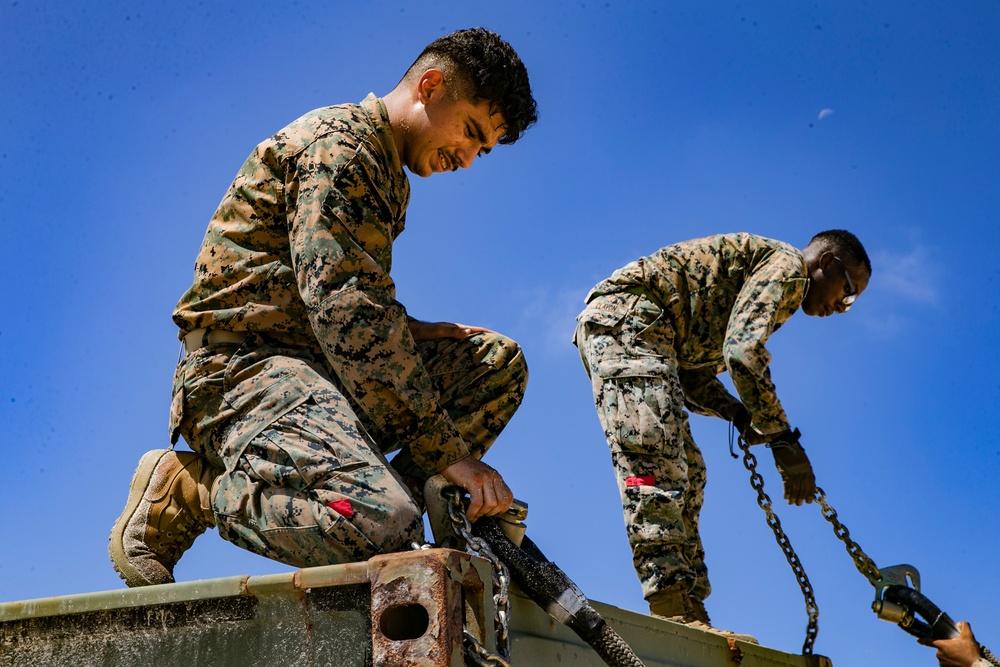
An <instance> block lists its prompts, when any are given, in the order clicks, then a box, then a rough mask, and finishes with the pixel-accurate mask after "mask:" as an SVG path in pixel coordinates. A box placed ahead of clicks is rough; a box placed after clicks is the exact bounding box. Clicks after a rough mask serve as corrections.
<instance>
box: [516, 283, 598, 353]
mask: <svg viewBox="0 0 1000 667" xmlns="http://www.w3.org/2000/svg"><path fill="white" fill-rule="evenodd" d="M588 289H589V288H587V289H580V288H566V287H562V288H559V287H538V288H533V289H531V290H528V291H525V292H524V293H523V294H521V295H520V296H519V297H518V298H519V300H520V301H521V303H523V304H524V306H523V310H522V317H523V319H524V321H525V322H529V323H531V328H532V329H533V330H534V331H535V333H536V335H537V340H538V342H539V343H540V344H542V345H544V349H545V351H546V353H548V354H558V353H564V352H568V351H572V353H573V354H576V348H574V347H573V346H572V345H570V344H569V342H570V340H571V339H572V337H573V330H574V328H575V327H576V316H577V314H579V312H580V311H581V310H583V307H584V303H583V299H584V297H585V296H586V295H587V291H588ZM522 342H523V341H522Z"/></svg>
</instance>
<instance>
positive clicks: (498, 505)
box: [441, 456, 514, 521]
mask: <svg viewBox="0 0 1000 667" xmlns="http://www.w3.org/2000/svg"><path fill="white" fill-rule="evenodd" d="M441 474H442V475H443V476H444V478H445V479H447V480H448V481H449V482H451V483H452V484H457V485H458V486H460V487H462V488H463V489H465V490H466V491H468V492H469V509H468V510H467V512H466V515H467V516H468V517H469V521H475V520H476V519H478V518H479V517H481V516H494V515H497V514H501V513H503V512H506V511H507V508H509V507H510V504H511V503H512V502H513V501H514V494H513V493H512V492H511V490H510V488H508V486H507V483H506V482H504V481H503V477H501V476H500V473H498V472H497V471H496V470H494V469H493V468H491V467H490V466H488V465H486V464H485V463H483V462H482V461H480V460H479V459H477V458H475V457H472V456H469V457H467V458H464V459H462V460H461V461H457V462H455V463H452V464H451V465H450V466H448V467H447V468H445V469H444V470H442V471H441Z"/></svg>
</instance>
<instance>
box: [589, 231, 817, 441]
mask: <svg viewBox="0 0 1000 667" xmlns="http://www.w3.org/2000/svg"><path fill="white" fill-rule="evenodd" d="M808 285H809V281H808V272H807V271H806V265H805V260H804V259H803V258H802V254H801V253H800V252H799V251H797V250H796V249H795V248H793V247H792V246H790V245H788V244H787V243H782V242H781V241H774V240H772V239H767V238H764V237H761V236H754V235H752V234H743V233H740V234H721V235H717V236H710V237H708V238H703V239H695V240H693V241H686V242H684V243H678V244H676V245H671V246H667V247H665V248H662V249H661V250H659V251H658V252H656V253H654V254H652V255H649V256H647V257H643V258H641V259H639V260H637V261H635V262H632V263H630V264H628V265H626V266H624V267H623V268H621V269H619V270H618V271H615V272H614V274H613V275H612V276H611V277H610V278H608V279H607V280H604V281H602V282H601V283H598V285H597V286H596V287H594V289H593V290H591V292H590V294H589V295H588V296H587V301H588V307H587V309H585V310H584V311H583V313H581V314H580V318H579V319H581V320H585V319H593V318H594V317H601V318H604V316H603V315H594V312H595V311H597V312H600V311H608V310H609V309H610V312H611V313H612V314H614V313H616V312H617V311H618V310H620V309H621V308H622V306H621V305H620V303H619V302H618V301H616V300H610V301H609V300H607V299H598V298H596V297H599V296H601V295H606V294H608V295H612V294H619V295H620V294H621V293H625V294H629V291H630V290H631V291H633V292H639V291H642V292H643V293H645V294H646V295H647V296H648V298H649V299H650V300H651V301H653V302H654V303H655V304H659V305H660V307H661V308H663V309H665V312H664V313H663V317H662V318H660V320H659V321H657V322H655V323H651V324H652V326H651V328H652V329H657V328H661V327H669V328H670V329H671V330H672V334H671V335H672V336H673V337H675V342H674V349H675V351H676V355H677V360H678V364H679V368H680V376H681V379H682V381H683V382H684V393H685V398H686V399H687V401H688V403H689V406H690V407H691V409H692V410H694V411H695V412H698V413H699V414H707V415H710V416H721V415H722V414H723V413H724V411H725V410H726V409H727V408H728V407H730V406H731V405H732V404H733V402H734V401H735V399H734V398H733V397H732V396H731V395H730V394H729V393H728V392H727V391H726V390H725V387H724V386H723V385H722V383H721V382H719V380H718V378H717V377H716V376H717V375H719V374H720V373H722V372H723V371H728V372H729V376H730V378H732V381H733V385H734V386H735V387H736V391H737V392H738V393H739V397H740V399H741V400H742V402H743V405H744V406H746V408H747V410H748V411H749V412H750V415H751V417H752V418H753V421H752V425H753V427H754V428H755V429H756V430H757V431H758V432H759V433H763V434H768V433H777V432H780V431H783V430H786V429H788V428H789V424H788V419H787V417H786V416H785V411H784V409H783V408H782V407H781V403H780V402H779V401H778V396H777V394H776V393H775V389H774V384H773V383H772V381H771V373H770V370H769V368H768V365H769V364H770V362H771V355H770V354H769V353H768V351H767V349H766V348H765V344H766V343H767V340H768V338H769V337H770V336H771V334H772V333H774V332H775V331H777V330H778V328H779V327H780V326H781V325H782V324H784V323H785V322H786V321H787V320H788V318H789V317H791V316H792V314H793V313H795V311H796V310H798V308H799V306H800V305H801V304H802V299H803V298H805V295H806V290H807V289H808ZM622 314H623V315H624V313H622ZM604 319H606V318H604ZM644 335H646V336H650V335H653V333H652V332H651V333H647V334H644Z"/></svg>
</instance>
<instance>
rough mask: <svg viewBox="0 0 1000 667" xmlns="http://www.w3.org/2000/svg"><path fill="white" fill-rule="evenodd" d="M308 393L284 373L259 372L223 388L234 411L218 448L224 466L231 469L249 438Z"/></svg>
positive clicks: (285, 412)
mask: <svg viewBox="0 0 1000 667" xmlns="http://www.w3.org/2000/svg"><path fill="white" fill-rule="evenodd" d="M309 395H310V392H309V388H308V387H306V386H305V384H304V383H303V382H302V381H301V380H299V379H298V378H297V377H295V376H294V375H289V374H286V373H277V374H275V375H272V374H270V373H260V374H258V375H256V376H254V377H252V378H250V379H248V380H245V381H243V382H241V383H240V384H238V385H237V386H236V387H234V388H233V389H230V390H229V391H228V392H226V394H225V395H224V396H223V403H224V404H225V406H226V408H227V409H228V410H229V411H231V412H232V413H233V414H234V415H235V421H234V423H233V424H232V426H230V427H229V429H228V430H227V433H226V437H225V439H224V442H222V443H221V446H220V448H219V456H220V457H221V458H222V461H223V462H224V463H225V466H226V469H227V470H230V471H231V470H233V469H234V468H235V466H236V463H237V461H238V460H239V458H240V457H241V456H242V455H243V452H244V450H245V449H246V447H247V445H248V444H249V443H250V441H251V440H253V439H254V438H256V437H257V436H258V435H260V433H261V431H263V430H264V429H266V428H267V427H268V426H270V425H271V424H273V423H274V422H275V421H277V420H278V419H280V418H281V417H282V416H284V415H285V414H287V413H288V412H289V411H291V410H292V409H294V408H296V407H297V406H299V405H302V404H303V403H305V402H306V400H308V399H309Z"/></svg>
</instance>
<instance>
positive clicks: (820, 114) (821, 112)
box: [817, 109, 833, 120]
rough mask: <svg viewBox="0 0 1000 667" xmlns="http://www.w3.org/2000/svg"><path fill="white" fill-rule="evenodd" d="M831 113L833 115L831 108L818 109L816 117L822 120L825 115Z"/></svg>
mask: <svg viewBox="0 0 1000 667" xmlns="http://www.w3.org/2000/svg"><path fill="white" fill-rule="evenodd" d="M832 115H833V109H820V110H819V116H818V117H817V118H818V120H823V119H824V118H826V117H827V116H832Z"/></svg>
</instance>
